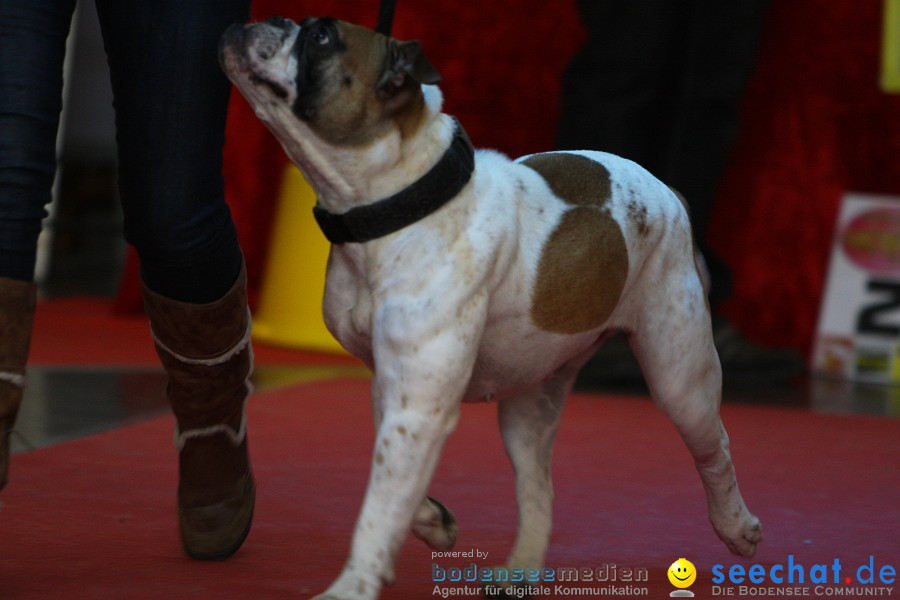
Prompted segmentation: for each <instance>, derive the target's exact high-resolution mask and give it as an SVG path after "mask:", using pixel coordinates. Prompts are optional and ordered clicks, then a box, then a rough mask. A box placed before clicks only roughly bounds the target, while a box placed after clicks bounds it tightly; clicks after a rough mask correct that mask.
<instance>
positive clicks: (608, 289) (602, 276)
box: [522, 153, 628, 334]
mask: <svg viewBox="0 0 900 600" xmlns="http://www.w3.org/2000/svg"><path fill="white" fill-rule="evenodd" d="M522 163H523V164H525V165H526V166H528V167H531V168H532V169H534V170H535V171H537V172H538V173H540V175H541V176H542V177H543V178H544V180H545V181H546V182H547V184H548V185H549V186H550V189H551V190H552V191H553V193H554V194H556V195H557V196H559V197H560V198H562V199H563V200H565V201H566V202H567V203H569V204H571V205H573V206H574V207H573V208H572V209H570V210H568V211H567V212H566V213H565V214H564V215H563V217H562V219H561V220H560V222H559V224H558V225H557V227H556V229H555V230H554V231H553V233H551V234H550V237H549V238H548V239H547V241H546V242H545V244H544V248H543V250H542V251H541V259H540V262H539V263H538V270H537V276H536V278H535V284H534V294H533V297H532V301H531V318H532V320H533V321H534V323H535V325H537V326H538V327H540V328H541V329H543V330H545V331H551V332H555V333H565V334H572V333H579V332H582V331H588V330H590V329H594V328H597V327H600V326H601V325H603V324H604V323H605V322H606V321H607V320H608V319H609V317H610V315H611V314H612V311H613V310H614V309H615V307H616V305H617V304H618V302H619V298H620V297H621V295H622V290H623V288H624V287H625V279H626V277H627V276H628V249H627V247H626V245H625V237H624V236H623V235H622V230H621V228H620V227H619V224H618V223H617V222H616V221H615V219H613V218H612V215H610V213H609V208H608V207H606V206H605V205H606V203H607V201H608V200H609V199H610V194H611V185H610V179H609V171H608V170H607V169H606V167H604V166H603V165H602V164H600V163H598V162H596V161H593V160H591V159H589V158H587V157H584V156H581V155H578V154H568V153H548V154H537V155H534V156H531V157H529V158H527V159H526V160H524V161H522Z"/></svg>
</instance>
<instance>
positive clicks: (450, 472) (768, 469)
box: [0, 379, 900, 600]
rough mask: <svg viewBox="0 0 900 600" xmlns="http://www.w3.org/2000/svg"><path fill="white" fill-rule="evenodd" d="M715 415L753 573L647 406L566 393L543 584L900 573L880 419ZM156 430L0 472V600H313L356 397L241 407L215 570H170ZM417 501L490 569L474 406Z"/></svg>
mask: <svg viewBox="0 0 900 600" xmlns="http://www.w3.org/2000/svg"><path fill="white" fill-rule="evenodd" d="M723 414H724V418H725V421H726V425H727V427H728V428H729V430H730V432H731V437H732V442H733V451H734V458H735V462H736V464H737V468H738V473H739V476H740V482H741V486H742V489H743V491H744V496H745V499H746V500H747V502H748V504H749V506H750V507H751V509H752V510H753V511H754V512H756V514H757V515H758V516H759V517H760V518H761V519H762V521H763V524H764V535H765V541H764V544H763V545H762V546H761V548H760V551H759V552H758V554H757V556H756V558H755V559H753V560H752V561H742V560H737V559H736V558H735V557H733V556H731V555H730V554H728V552H727V551H726V550H725V549H724V547H723V546H722V545H721V543H720V542H719V541H718V539H717V538H716V536H715V534H714V533H713V531H712V529H711V528H710V527H709V525H708V523H707V521H706V515H705V507H704V504H705V503H704V498H703V494H702V492H701V489H700V486H699V482H698V479H697V476H696V474H695V473H694V471H693V467H692V465H691V461H690V459H689V457H688V455H687V451H686V450H685V449H684V448H683V447H682V445H681V442H680V440H679V439H678V438H677V436H676V434H675V432H674V430H673V428H672V427H671V425H670V424H669V423H668V421H667V420H666V419H665V417H664V416H663V415H662V414H661V413H660V412H659V411H657V410H656V409H655V408H654V407H653V405H652V404H651V403H650V402H649V401H647V400H644V399H640V398H625V397H591V396H585V395H578V396H575V397H574V398H573V400H572V401H571V404H570V406H569V407H568V409H567V415H566V418H565V419H564V422H563V426H562V429H561V431H560V435H559V441H558V443H557V450H556V454H555V462H554V475H555V481H556V489H557V496H556V498H557V499H556V529H555V532H554V536H553V546H552V549H551V552H550V555H549V557H548V561H547V564H548V566H550V567H579V568H599V567H601V566H603V565H604V564H615V565H617V566H618V567H646V568H647V569H648V570H649V582H648V583H646V584H642V585H643V586H644V587H646V588H647V589H648V595H647V596H644V597H651V598H653V597H656V598H662V597H668V592H669V591H670V590H671V589H672V588H671V586H670V585H669V584H668V582H667V581H666V578H665V576H664V572H665V570H666V569H667V568H668V566H669V565H670V564H671V563H672V562H673V561H674V560H675V559H676V558H678V557H682V556H684V557H686V558H688V559H689V560H691V561H692V562H693V563H694V564H695V565H696V566H697V568H698V570H699V571H700V572H701V577H700V579H699V580H698V582H697V583H695V584H694V586H693V587H692V589H693V591H694V592H695V593H697V597H710V595H711V593H710V592H711V589H710V583H709V578H710V571H711V569H712V568H713V566H714V565H715V564H723V565H724V566H725V569H726V572H727V569H728V568H729V567H730V565H732V564H735V563H741V564H744V565H745V566H749V565H750V564H752V563H760V564H763V565H772V564H776V563H781V564H785V563H787V561H788V555H793V556H794V562H795V563H800V564H805V565H807V566H812V565H813V564H826V565H831V564H832V563H833V562H834V560H835V559H839V560H840V562H841V564H842V565H844V566H846V567H848V569H849V568H850V567H853V568H854V569H855V567H856V566H859V565H862V564H867V562H868V560H869V557H870V556H873V557H874V563H875V565H876V568H878V567H879V566H881V565H885V564H892V565H893V566H894V568H897V567H900V538H898V533H900V531H898V522H900V423H898V421H896V420H888V419H874V418H866V417H850V416H847V417H843V416H823V415H816V414H810V413H809V412H806V411H800V410H788V409H776V408H759V407H750V406H726V407H725V408H724V409H723ZM172 425H173V423H172V420H171V419H170V418H163V419H157V420H154V421H150V422H147V423H144V424H141V425H137V426H131V427H128V428H124V429H121V430H117V431H114V432H112V433H108V434H103V435H98V436H95V437H90V438H86V439H81V440H78V441H74V442H70V443H66V444H62V445H58V446H54V447H50V448H46V449H43V450H38V451H35V452H31V453H26V454H22V455H17V456H16V457H14V465H13V469H14V470H13V474H14V480H13V482H12V483H11V484H10V485H9V486H8V487H7V489H6V490H4V491H3V493H2V495H0V499H2V502H3V507H2V508H0V598H3V599H6V598H16V599H19V598H21V599H32V598H35V599H36V598H68V599H80V598H136V599H141V598H297V597H299V598H308V597H310V596H311V595H313V594H314V593H316V592H318V591H321V590H322V589H324V587H325V586H326V585H327V584H328V582H329V581H330V579H331V578H332V577H334V576H335V575H336V574H337V573H338V571H339V569H340V567H341V564H342V562H343V559H344V557H345V553H346V551H347V547H348V544H349V535H350V532H351V529H352V525H353V521H354V519H355V515H356V512H357V510H358V507H359V502H360V500H361V497H362V493H363V490H364V487H365V482H366V475H367V470H368V461H369V456H370V445H371V443H372V439H373V434H372V427H371V424H370V416H369V403H368V383H367V381H365V380H362V379H355V380H354V379H342V380H334V381H330V382H317V383H310V384H303V385H298V386H294V387H288V388H282V389H279V390H274V391H269V392H266V393H262V394H259V395H257V396H256V397H255V398H254V399H253V401H252V402H251V405H250V441H251V451H252V455H253V460H254V465H255V469H256V474H257V479H258V483H259V492H258V494H259V496H258V505H257V513H256V519H255V525H254V528H253V531H252V532H251V534H250V536H249V538H248V540H247V543H246V544H245V546H244V547H243V548H242V549H241V551H240V552H239V553H238V554H237V555H235V556H234V557H233V558H232V559H230V560H228V561H226V562H224V563H213V564H205V563H198V562H194V561H191V560H189V559H187V558H185V557H184V556H183V555H182V553H181V550H180V546H179V541H178V536H177V530H176V526H175V510H174V490H175V485H176V472H175V451H174V449H173V448H172V444H171V432H172ZM431 493H432V494H433V495H434V496H436V497H438V498H440V499H441V500H442V501H444V502H445V503H446V504H447V506H448V507H450V508H451V509H452V510H453V511H454V512H455V513H456V516H457V518H458V520H459V524H460V536H459V539H458V542H457V549H458V550H463V551H467V550H479V551H481V552H488V553H489V555H488V556H489V558H488V559H487V560H486V561H483V562H481V563H480V564H481V565H486V564H495V563H499V562H501V561H502V558H503V557H504V555H505V552H506V551H507V549H508V548H509V546H510V543H511V541H512V537H513V528H514V525H515V513H514V498H513V489H512V476H511V473H510V468H509V467H508V465H507V463H506V458H505V455H504V453H503V450H502V447H501V444H500V442H499V438H498V435H497V433H496V431H495V410H494V407H493V406H491V405H470V406H466V407H464V412H463V418H462V420H461V423H460V426H459V429H458V430H457V432H456V433H455V434H454V436H453V437H452V438H451V441H450V443H449V444H448V447H447V449H446V451H445V453H444V456H443V460H442V463H441V466H440V468H439V472H438V474H437V477H436V479H435V482H434V484H433V487H432V490H431ZM432 562H433V561H432V557H431V555H430V551H429V550H428V549H427V548H426V547H425V546H424V545H422V544H421V543H420V542H419V541H418V540H415V539H411V540H410V541H409V542H408V543H407V544H406V546H404V549H403V552H402V556H401V558H400V563H399V565H398V573H397V574H398V583H397V584H396V585H395V586H394V587H393V588H390V589H388V590H386V592H385V593H384V594H383V596H382V597H383V598H386V599H398V600H407V599H409V600H412V599H417V600H421V599H423V598H430V597H432V593H433V590H434V584H433V583H432V581H431V565H432ZM434 562H436V563H437V564H438V565H440V566H441V567H442V568H448V567H453V566H466V565H467V564H469V563H470V562H472V561H471V560H467V559H442V558H441V559H436V560H435V561H434ZM445 587H447V586H446V585H445ZM894 587H895V589H894V591H893V595H894V596H897V595H898V594H900V592H898V590H897V589H896V588H897V587H898V586H896V585H895V586H894ZM548 597H564V596H559V595H550V596H548ZM758 597H767V596H765V595H762V596H758Z"/></svg>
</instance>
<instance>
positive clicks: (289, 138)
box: [267, 87, 455, 213]
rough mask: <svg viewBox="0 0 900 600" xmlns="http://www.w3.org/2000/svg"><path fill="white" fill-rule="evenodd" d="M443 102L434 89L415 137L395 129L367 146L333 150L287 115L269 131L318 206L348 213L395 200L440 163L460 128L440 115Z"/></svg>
mask: <svg viewBox="0 0 900 600" xmlns="http://www.w3.org/2000/svg"><path fill="white" fill-rule="evenodd" d="M440 101H441V96H440V91H439V90H438V89H437V88H434V87H432V88H431V89H429V90H427V91H426V101H425V108H424V114H423V116H422V117H421V120H420V124H419V127H417V128H416V129H415V131H413V132H410V131H404V130H403V128H402V127H401V126H400V124H399V123H396V124H394V125H393V126H391V127H389V128H387V130H386V131H385V133H384V134H383V135H381V136H380V137H378V138H377V139H375V140H373V141H372V142H370V143H369V144H366V145H364V146H336V145H333V144H329V143H327V142H325V141H323V140H322V139H321V138H319V137H318V136H317V135H316V134H315V132H314V131H312V130H311V129H310V128H309V127H308V126H306V125H305V124H304V123H302V122H299V121H297V120H296V119H295V118H290V117H288V116H287V115H285V116H284V118H281V117H282V115H278V116H277V117H276V118H275V119H274V121H275V122H273V123H267V125H268V126H269V129H270V130H271V131H272V132H273V133H274V134H275V135H276V137H278V139H279V141H280V142H281V144H282V146H283V147H284V150H285V152H286V153H287V154H288V156H289V157H290V159H291V160H292V161H293V162H294V164H296V165H297V166H298V167H299V168H300V170H301V171H302V172H303V174H304V176H305V177H306V179H307V181H309V183H310V185H312V187H313V189H314V190H315V192H316V196H317V201H318V204H319V206H321V207H322V208H323V209H324V210H327V211H329V212H332V213H343V212H347V211H348V210H351V209H353V208H355V207H357V206H362V205H366V204H371V203H373V202H376V201H378V200H381V199H383V198H386V197H388V196H391V195H393V194H396V193H397V192H399V191H400V190H402V189H404V188H406V187H407V186H409V185H410V184H411V183H412V182H414V181H416V180H417V179H419V178H421V177H422V176H423V175H424V174H425V173H427V172H428V171H429V170H430V169H431V168H432V167H433V166H434V165H435V164H436V163H437V162H438V161H439V160H440V159H441V157H442V155H443V154H444V152H445V151H446V149H447V148H448V147H449V146H450V144H451V141H452V139H453V137H454V132H455V125H454V123H455V122H454V120H453V118H452V117H450V116H448V115H445V114H443V113H441V112H440Z"/></svg>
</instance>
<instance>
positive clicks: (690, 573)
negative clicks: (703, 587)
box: [668, 558, 697, 588]
mask: <svg viewBox="0 0 900 600" xmlns="http://www.w3.org/2000/svg"><path fill="white" fill-rule="evenodd" d="M668 575H669V582H670V583H671V584H672V585H674V586H675V587H677V588H687V587H691V584H692V583H694V580H695V579H697V569H695V568H694V564H693V563H692V562H691V561H689V560H687V559H684V558H679V559H678V560H676V561H675V562H673V563H672V566H671V567H669V572H668Z"/></svg>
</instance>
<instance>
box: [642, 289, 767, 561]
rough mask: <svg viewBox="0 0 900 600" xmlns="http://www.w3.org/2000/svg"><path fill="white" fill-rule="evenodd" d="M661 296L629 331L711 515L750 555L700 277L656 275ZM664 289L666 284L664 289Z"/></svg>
mask: <svg viewBox="0 0 900 600" xmlns="http://www.w3.org/2000/svg"><path fill="white" fill-rule="evenodd" d="M656 281H657V282H659V281H662V282H663V283H662V284H657V285H658V287H657V294H656V295H655V298H656V299H657V300H659V301H658V302H656V303H653V304H652V305H651V306H648V307H647V308H646V309H645V310H643V311H641V313H642V314H641V316H640V318H639V319H638V320H637V323H638V324H639V325H638V328H637V329H636V330H635V331H633V332H632V333H631V334H630V336H629V342H630V344H631V347H632V349H633V350H634V353H635V356H636V357H637V358H638V361H639V362H640V364H641V368H642V369H643V372H644V376H645V378H646V380H647V384H648V386H649V388H650V392H651V394H652V395H653V399H654V400H655V401H656V403H657V405H659V406H660V407H661V408H662V409H663V410H664V411H665V412H666V414H668V416H669V418H670V419H671V420H672V422H673V423H674V424H675V427H676V428H677V429H678V432H679V433H680V434H681V437H682V439H683V440H684V443H685V444H686V445H687V447H688V450H689V451H690V453H691V455H692V456H693V458H694V465H695V467H696V469H697V472H698V473H699V474H700V479H701V481H702V483H703V487H704V489H705V491H706V498H707V505H708V510H709V519H710V522H711V523H712V525H713V528H714V529H715V530H716V533H717V534H718V535H719V537H720V538H721V539H722V541H723V542H725V545H726V546H728V549H729V550H731V552H733V553H735V554H738V555H741V556H748V557H749V556H753V554H754V553H755V552H756V545H757V543H758V542H759V541H760V539H761V527H760V523H759V519H757V518H756V517H755V516H753V515H752V514H751V513H750V511H748V510H747V507H746V505H745V504H744V500H743V498H742V497H741V493H740V491H739V489H738V484H737V479H736V477H735V472H734V466H733V464H732V462H731V454H730V451H729V440H728V434H727V433H726V432H725V427H724V426H723V425H722V421H721V419H720V417H719V405H720V403H721V393H722V370H721V366H720V364H719V357H718V355H717V353H716V349H715V346H714V344H713V338H712V328H711V323H710V317H709V311H708V308H707V304H706V298H705V296H704V294H703V291H702V287H701V284H700V281H699V278H696V277H694V276H690V277H669V278H668V279H666V278H659V279H657V280H656ZM663 288H665V289H663Z"/></svg>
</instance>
